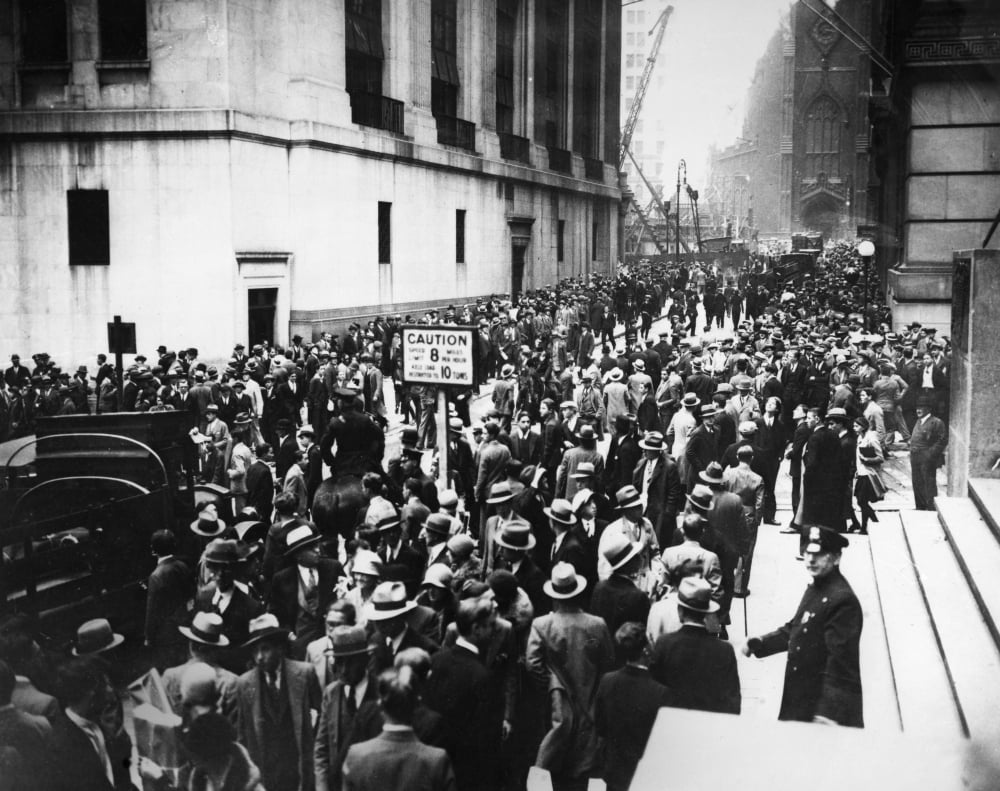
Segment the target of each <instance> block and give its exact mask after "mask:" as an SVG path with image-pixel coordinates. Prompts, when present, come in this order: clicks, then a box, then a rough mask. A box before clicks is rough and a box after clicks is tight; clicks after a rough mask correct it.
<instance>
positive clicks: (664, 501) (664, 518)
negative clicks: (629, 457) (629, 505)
mask: <svg viewBox="0 0 1000 791" xmlns="http://www.w3.org/2000/svg"><path fill="white" fill-rule="evenodd" d="M648 464H649V459H647V458H645V457H643V459H642V460H641V461H640V462H639V464H638V465H637V466H636V468H635V472H633V473H632V485H633V486H635V488H636V490H637V491H638V492H639V493H640V494H645V495H646V508H645V510H644V511H643V515H644V516H645V517H646V518H647V519H649V521H650V522H652V523H653V529H654V530H655V531H656V536H657V538H659V539H660V541H661V543H666V542H667V541H669V537H670V535H671V534H672V533H673V531H674V528H675V527H676V526H677V512H678V511H679V510H680V509H681V507H682V505H683V503H684V485H683V484H682V483H681V476H680V472H679V470H678V467H677V462H675V461H674V460H673V458H672V457H670V456H668V455H667V454H666V453H664V454H662V455H661V456H660V457H659V458H658V459H656V460H655V464H656V469H655V470H654V471H653V477H652V478H651V479H650V481H649V487H648V489H644V488H643V484H644V483H645V480H646V467H647V465H648Z"/></svg>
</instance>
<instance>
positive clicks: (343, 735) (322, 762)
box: [313, 638, 378, 791]
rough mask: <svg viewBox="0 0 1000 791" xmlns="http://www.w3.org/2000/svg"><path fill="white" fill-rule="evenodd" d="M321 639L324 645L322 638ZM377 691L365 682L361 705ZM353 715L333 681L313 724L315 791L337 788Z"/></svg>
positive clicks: (341, 684) (374, 684) (371, 682)
mask: <svg viewBox="0 0 1000 791" xmlns="http://www.w3.org/2000/svg"><path fill="white" fill-rule="evenodd" d="M323 639H324V641H326V638H323ZM377 687H378V684H377V682H376V680H375V679H374V678H369V679H368V686H367V687H366V688H365V694H364V696H363V697H362V705H364V704H365V703H366V702H372V701H375V700H377V698H378V692H377ZM359 711H360V707H359ZM357 714H358V712H357V711H355V712H352V711H351V709H350V706H349V705H348V701H347V698H346V697H345V684H344V682H343V681H339V680H338V681H334V682H333V683H332V684H330V685H329V686H327V687H326V688H325V689H324V691H323V708H322V710H321V712H320V717H319V721H318V722H317V724H316V744H315V746H314V749H313V759H314V764H315V767H316V791H336V789H339V788H340V787H341V771H340V770H341V766H342V764H343V762H344V756H345V755H346V754H347V749H348V747H350V746H351V745H352V744H354V739H353V734H354V724H355V721H356V718H357Z"/></svg>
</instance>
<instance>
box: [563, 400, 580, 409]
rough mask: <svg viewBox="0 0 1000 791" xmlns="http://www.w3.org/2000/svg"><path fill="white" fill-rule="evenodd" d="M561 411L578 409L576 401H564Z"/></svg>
mask: <svg viewBox="0 0 1000 791" xmlns="http://www.w3.org/2000/svg"><path fill="white" fill-rule="evenodd" d="M559 408H560V409H576V401H563V402H562V403H560V404H559Z"/></svg>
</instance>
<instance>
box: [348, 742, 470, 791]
mask: <svg viewBox="0 0 1000 791" xmlns="http://www.w3.org/2000/svg"><path fill="white" fill-rule="evenodd" d="M344 789H345V791H348V790H349V791H454V789H455V775H454V773H453V772H452V769H451V761H450V760H449V758H448V754H447V753H446V752H445V751H444V750H441V749H439V748H437V747H429V746H427V745H426V744H422V743H421V742H420V741H419V740H418V739H417V737H416V734H415V733H414V732H413V731H383V732H382V733H381V734H379V735H378V736H377V737H375V738H374V739H371V740H370V741H367V742H362V743H361V744H355V745H354V746H353V747H351V749H350V750H348V752H347V758H346V759H345V760H344Z"/></svg>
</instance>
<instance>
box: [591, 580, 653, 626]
mask: <svg viewBox="0 0 1000 791" xmlns="http://www.w3.org/2000/svg"><path fill="white" fill-rule="evenodd" d="M589 609H590V612H592V613H593V614H594V615H598V616H600V617H601V618H603V619H604V623H606V624H607V625H608V632H609V633H610V634H611V635H614V633H615V632H617V631H618V627H620V626H621V625H622V624H623V623H625V622H626V621H637V622H638V623H641V624H644V625H645V623H646V619H647V618H648V617H649V597H648V596H647V595H646V594H645V593H643V592H642V591H641V590H639V589H638V588H637V587H636V586H635V583H633V582H632V580H630V579H628V578H627V577H622V576H620V575H618V574H612V575H611V576H610V577H608V578H607V579H606V580H601V581H600V582H598V583H597V585H596V586H594V594H593V596H591V598H590V608H589Z"/></svg>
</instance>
